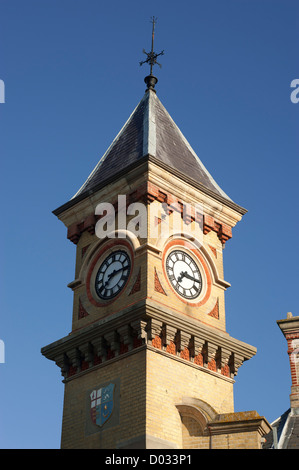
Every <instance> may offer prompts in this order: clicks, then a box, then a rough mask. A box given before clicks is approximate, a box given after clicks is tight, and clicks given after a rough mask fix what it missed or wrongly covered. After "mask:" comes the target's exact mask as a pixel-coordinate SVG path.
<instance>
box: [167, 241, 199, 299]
mask: <svg viewBox="0 0 299 470" xmlns="http://www.w3.org/2000/svg"><path fill="white" fill-rule="evenodd" d="M166 272H167V276H168V279H169V281H170V283H171V285H172V287H173V288H174V290H175V291H176V292H177V293H178V294H179V295H180V296H182V297H184V298H185V299H196V297H198V296H199V294H200V293H201V291H202V277H201V273H200V270H199V268H198V266H197V264H196V262H195V261H194V260H193V258H191V256H189V255H188V254H187V253H185V252H184V251H182V250H174V251H172V252H171V253H170V254H169V255H168V256H167V258H166Z"/></svg>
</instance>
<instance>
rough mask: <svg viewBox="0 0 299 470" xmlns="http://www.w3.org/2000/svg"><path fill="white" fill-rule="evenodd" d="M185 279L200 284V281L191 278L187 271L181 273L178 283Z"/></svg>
mask: <svg viewBox="0 0 299 470" xmlns="http://www.w3.org/2000/svg"><path fill="white" fill-rule="evenodd" d="M184 277H186V278H187V279H191V281H195V282H200V279H195V277H193V276H190V274H188V273H187V271H184V272H183V271H182V272H181V274H180V276H179V277H178V282H181V281H182V279H183V278H184Z"/></svg>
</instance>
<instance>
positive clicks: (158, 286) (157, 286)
mask: <svg viewBox="0 0 299 470" xmlns="http://www.w3.org/2000/svg"><path fill="white" fill-rule="evenodd" d="M155 291H156V292H159V293H160V294H163V295H167V294H166V292H165V290H164V289H163V287H162V285H161V282H160V279H159V277H158V274H157V271H156V268H155Z"/></svg>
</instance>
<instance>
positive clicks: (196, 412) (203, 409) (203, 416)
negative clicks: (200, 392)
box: [176, 397, 216, 449]
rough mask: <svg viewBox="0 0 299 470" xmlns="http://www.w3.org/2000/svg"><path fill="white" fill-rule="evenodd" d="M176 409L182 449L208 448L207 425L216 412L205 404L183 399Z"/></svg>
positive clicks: (193, 399)
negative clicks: (179, 422) (180, 427)
mask: <svg viewBox="0 0 299 470" xmlns="http://www.w3.org/2000/svg"><path fill="white" fill-rule="evenodd" d="M176 408H177V410H178V412H179V414H180V418H181V426H182V447H183V449H191V448H194V449H200V448H209V445H210V436H209V432H208V423H209V421H211V420H212V419H213V418H214V417H215V416H216V411H215V410H214V409H213V408H212V407H211V406H210V405H209V404H208V403H206V402H204V401H202V400H199V399H195V398H188V397H185V398H183V400H182V403H180V404H177V405H176Z"/></svg>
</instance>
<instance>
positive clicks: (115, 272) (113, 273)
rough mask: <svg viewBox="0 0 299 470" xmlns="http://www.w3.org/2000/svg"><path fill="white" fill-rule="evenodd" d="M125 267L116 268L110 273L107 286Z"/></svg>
mask: <svg viewBox="0 0 299 470" xmlns="http://www.w3.org/2000/svg"><path fill="white" fill-rule="evenodd" d="M123 269H124V268H119V269H114V271H112V273H110V274H108V281H106V282H105V286H107V284H108V283H109V282H110V280H111V278H112V277H114V276H115V274H118V273H119V272H120V271H122V270H123Z"/></svg>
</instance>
